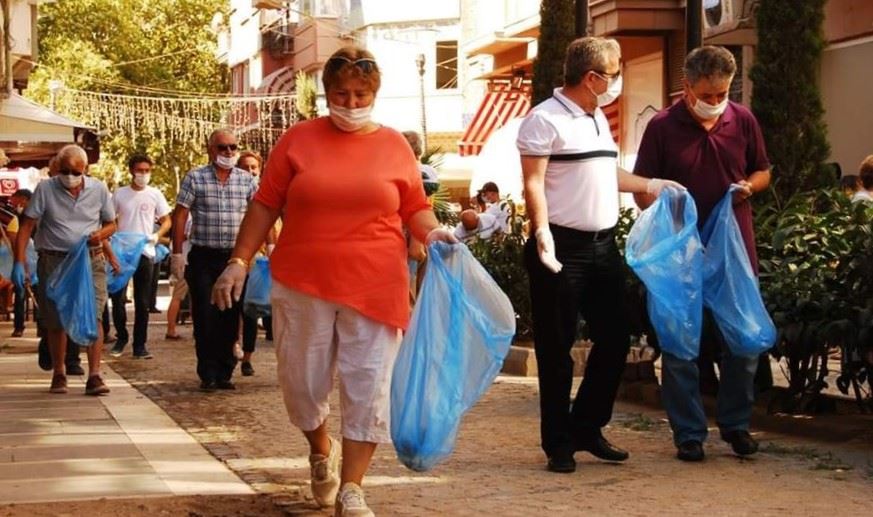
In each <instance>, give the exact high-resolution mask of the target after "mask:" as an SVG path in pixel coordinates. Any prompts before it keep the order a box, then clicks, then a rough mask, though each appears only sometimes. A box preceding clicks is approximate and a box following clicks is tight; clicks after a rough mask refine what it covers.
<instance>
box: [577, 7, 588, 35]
mask: <svg viewBox="0 0 873 517" xmlns="http://www.w3.org/2000/svg"><path fill="white" fill-rule="evenodd" d="M587 35H588V0H576V37H577V38H582V37H584V36H587Z"/></svg>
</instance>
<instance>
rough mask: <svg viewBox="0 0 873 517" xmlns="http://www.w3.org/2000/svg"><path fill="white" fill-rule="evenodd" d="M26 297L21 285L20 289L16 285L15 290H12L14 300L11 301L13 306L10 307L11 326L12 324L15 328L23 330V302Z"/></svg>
mask: <svg viewBox="0 0 873 517" xmlns="http://www.w3.org/2000/svg"><path fill="white" fill-rule="evenodd" d="M26 297H27V294H25V292H24V288H23V287H22V288H21V289H19V288H17V287H16V288H15V292H14V299H15V301H14V302H13V307H12V311H13V326H14V329H15V330H24V311H25V308H24V302H26V301H27V299H26Z"/></svg>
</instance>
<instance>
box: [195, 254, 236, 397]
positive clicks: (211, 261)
mask: <svg viewBox="0 0 873 517" xmlns="http://www.w3.org/2000/svg"><path fill="white" fill-rule="evenodd" d="M230 252H231V250H230V249H214V248H206V247H203V246H192V247H191V252H190V253H189V254H188V266H187V267H186V268H185V280H186V281H187V282H188V292H189V294H190V296H191V318H192V319H193V320H194V347H195V348H196V350H197V375H198V376H199V377H200V380H203V381H226V380H230V378H231V376H232V375H233V370H234V368H236V357H234V355H233V343H234V342H235V341H236V338H237V335H238V334H239V317H240V309H241V306H242V304H241V303H235V304H233V306H231V307H230V308H229V309H227V310H224V311H220V310H218V307H217V306H215V305H213V304H212V302H211V296H212V286H213V285H214V284H215V281H216V280H217V279H218V277H219V275H221V272H222V271H224V267H225V266H226V265H227V260H228V259H229V258H230Z"/></svg>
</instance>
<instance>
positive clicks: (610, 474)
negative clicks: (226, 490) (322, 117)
mask: <svg viewBox="0 0 873 517" xmlns="http://www.w3.org/2000/svg"><path fill="white" fill-rule="evenodd" d="M4 330H5V329H4V328H0V332H3V331H4ZM179 330H180V332H181V333H182V334H183V335H184V336H186V337H188V338H190V335H191V327H190V325H188V326H182V327H179ZM7 335H8V334H7ZM150 335H151V336H152V340H151V344H150V350H151V351H152V353H153V354H154V355H155V359H154V360H151V361H135V360H133V359H132V358H131V357H130V356H129V355H125V356H123V357H121V358H119V359H109V360H108V361H107V365H108V366H109V367H111V368H112V369H113V370H114V371H116V372H118V373H119V374H120V375H121V376H122V377H123V378H124V379H126V380H127V381H128V382H130V383H131V384H132V385H133V386H134V387H135V388H137V389H138V390H139V391H140V392H141V393H143V394H145V395H146V396H148V397H149V398H150V399H151V400H153V401H154V402H155V403H156V404H157V405H158V406H159V407H161V408H162V409H163V410H164V411H166V413H167V414H168V415H169V416H170V417H171V418H173V419H174V420H175V421H176V422H177V423H178V424H179V426H180V427H182V428H183V429H185V430H186V431H187V432H188V433H190V434H191V436H193V437H194V438H195V439H196V440H197V441H198V442H200V443H201V444H202V445H203V446H204V447H205V448H206V449H207V450H208V451H209V452H210V453H212V454H213V455H214V456H215V457H217V458H218V459H220V460H222V461H223V462H224V463H225V464H226V465H227V466H228V467H230V469H232V470H233V471H234V472H235V473H236V474H237V475H238V476H239V477H240V478H241V479H242V480H243V481H245V482H246V483H248V484H249V485H250V486H251V487H252V489H254V490H255V491H257V492H258V493H260V494H265V495H267V496H269V497H271V498H272V500H273V503H274V504H275V505H276V507H277V508H279V509H281V510H282V511H283V512H284V513H286V514H288V515H331V513H330V512H328V511H322V510H319V509H318V508H316V507H315V505H314V504H313V501H312V498H311V495H310V493H309V488H308V474H309V472H308V465H307V459H306V458H307V454H308V450H307V447H306V445H305V441H304V440H303V438H302V436H301V435H300V433H299V432H297V431H296V430H294V429H293V428H292V427H291V426H290V424H289V423H288V420H287V416H286V414H285V409H284V406H283V404H282V399H281V395H280V393H279V390H278V387H277V383H276V374H275V365H276V361H275V356H274V350H273V347H272V344H271V343H268V342H265V341H264V340H263V333H262V334H261V336H260V338H259V342H258V350H257V352H256V353H255V357H254V367H255V370H256V374H255V376H253V377H240V376H237V377H236V378H235V381H236V382H237V386H238V390H237V391H234V392H216V393H211V394H205V393H201V392H199V391H198V381H197V379H196V375H195V373H194V349H193V343H192V341H191V340H190V339H186V340H183V341H178V342H173V341H169V342H168V341H163V340H162V339H161V338H162V337H163V335H164V326H163V325H161V324H159V323H157V322H156V324H154V325H152V326H151V327H150ZM31 357H32V356H31ZM44 383H45V386H44V388H46V389H47V387H48V377H47V376H46V378H45V380H44ZM110 396H112V395H110ZM335 399H336V396H334V400H333V401H332V403H333V406H332V407H333V408H336V407H337V406H336V400H335ZM2 404H3V402H2V401H0V405H2ZM537 413H538V409H537V390H536V383H535V380H533V379H527V378H518V377H508V376H502V377H500V378H498V380H497V382H496V383H495V384H494V385H493V386H492V387H491V389H490V390H489V392H488V393H487V394H486V396H485V397H484V398H483V400H482V401H480V403H479V404H478V405H477V406H476V407H474V409H473V410H472V411H471V412H470V414H469V415H467V417H466V418H465V420H464V422H463V424H462V426H461V430H460V433H459V436H458V443H457V447H456V450H455V452H454V454H453V455H452V456H451V457H450V458H449V459H448V460H447V461H446V462H445V463H443V464H441V465H438V466H437V467H436V468H435V469H433V470H432V471H431V472H427V473H414V472H411V471H409V470H407V469H406V468H405V467H403V466H402V465H401V464H400V463H399V462H398V461H397V459H396V457H395V455H394V451H393V449H391V447H380V448H379V450H378V451H377V453H376V458H375V460H374V464H373V467H372V469H371V470H370V473H369V474H370V475H369V476H368V477H367V478H366V479H365V489H366V491H367V496H368V501H369V503H370V505H371V506H372V507H373V509H374V510H375V512H376V514H377V515H483V514H495V515H518V516H526V515H534V514H541V515H653V514H663V515H693V514H703V513H705V514H709V515H752V514H754V515H756V516H759V515H813V514H820V513H825V512H827V513H828V514H831V515H851V514H866V513H868V512H869V508H870V507H871V504H870V497H871V493H873V491H871V489H873V453H871V447H870V434H869V433H867V434H857V433H854V434H852V436H850V437H846V436H845V435H840V436H841V438H840V441H838V442H829V443H825V442H822V441H818V442H811V441H808V440H803V439H799V438H794V437H789V436H786V435H781V434H774V433H770V432H763V431H758V432H756V437H757V438H758V439H759V440H761V442H762V445H763V447H762V452H761V453H760V454H758V455H757V456H755V457H754V458H753V459H748V460H741V459H739V458H736V457H735V456H733V455H732V454H731V453H730V450H729V448H728V447H727V446H726V445H725V444H723V443H721V442H720V441H719V440H717V431H716V432H714V433H713V434H712V435H711V439H710V440H709V441H708V443H707V460H706V461H705V462H703V463H701V464H685V463H681V462H679V461H677V460H676V459H675V458H674V453H675V451H674V449H673V447H672V442H671V438H670V430H669V426H667V425H666V422H665V421H664V419H663V413H662V412H661V411H658V410H654V409H651V408H649V407H643V406H635V405H632V404H626V403H619V404H618V405H617V407H616V414H615V418H614V420H613V422H612V424H611V425H610V427H609V428H608V429H607V431H606V433H607V435H608V436H609V438H610V439H611V440H612V441H614V442H615V443H616V444H618V445H620V446H622V447H624V448H626V449H628V450H629V451H630V452H631V459H630V460H629V461H628V462H627V463H626V464H622V465H613V464H607V463H603V462H599V461H597V460H595V459H594V458H592V457H590V456H588V455H586V454H584V453H580V454H577V461H578V462H579V468H578V471H577V472H576V473H575V474H569V475H558V474H552V473H549V472H546V471H545V470H544V458H543V456H542V453H541V451H540V449H539V446H538V442H539V437H538V425H539V423H538V415H537ZM338 422H339V419H338V416H337V415H336V413H334V414H332V415H331V417H330V420H329V425H330V427H331V428H332V429H337V428H338ZM798 422H799V423H801V422H800V421H798ZM0 510H2V509H0ZM173 513H175V512H173ZM0 514H2V511H0ZM97 514H98V515H99V514H100V512H97ZM224 514H225V513H216V514H215V515H224ZM227 514H230V512H228V513H227ZM234 514H235V513H234ZM21 515H26V513H23V514H21ZM113 515H114V514H113ZM198 515H199V513H198ZM210 515H211V514H210Z"/></svg>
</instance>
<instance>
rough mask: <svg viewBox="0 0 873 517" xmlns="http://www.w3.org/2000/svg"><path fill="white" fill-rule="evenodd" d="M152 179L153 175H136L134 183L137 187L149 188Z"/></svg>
mask: <svg viewBox="0 0 873 517" xmlns="http://www.w3.org/2000/svg"><path fill="white" fill-rule="evenodd" d="M151 178H152V175H151V174H134V176H133V182H134V183H135V184H136V186H137V187H140V188H145V187H147V186H148V184H149V180H151Z"/></svg>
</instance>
